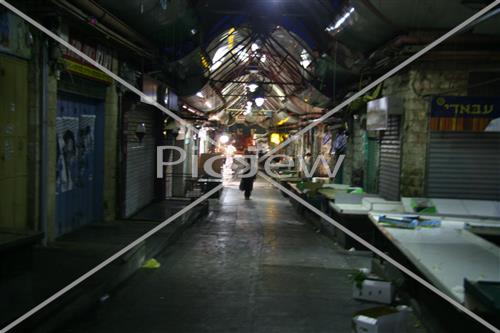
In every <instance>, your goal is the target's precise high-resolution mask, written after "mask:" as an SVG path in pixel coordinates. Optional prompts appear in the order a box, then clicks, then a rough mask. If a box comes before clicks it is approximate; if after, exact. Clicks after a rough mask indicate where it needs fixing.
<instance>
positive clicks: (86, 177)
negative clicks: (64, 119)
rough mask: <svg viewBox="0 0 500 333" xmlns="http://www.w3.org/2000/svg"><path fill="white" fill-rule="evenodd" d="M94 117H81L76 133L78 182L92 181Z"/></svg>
mask: <svg viewBox="0 0 500 333" xmlns="http://www.w3.org/2000/svg"><path fill="white" fill-rule="evenodd" d="M95 119H96V116H95V115H81V116H80V119H79V131H78V181H79V183H85V182H88V181H92V180H93V178H94V175H93V173H92V171H93V164H94V160H93V156H94V142H95V141H94V130H95Z"/></svg>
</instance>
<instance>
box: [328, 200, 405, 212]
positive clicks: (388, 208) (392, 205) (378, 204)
mask: <svg viewBox="0 0 500 333" xmlns="http://www.w3.org/2000/svg"><path fill="white" fill-rule="evenodd" d="M330 207H331V208H332V209H333V210H335V211H336V212H337V213H339V214H345V215H368V213H369V212H381V213H403V212H404V207H403V205H402V204H401V202H399V201H387V200H385V199H382V198H380V197H366V198H362V200H361V203H359V204H351V203H342V202H340V201H339V200H336V201H335V202H330Z"/></svg>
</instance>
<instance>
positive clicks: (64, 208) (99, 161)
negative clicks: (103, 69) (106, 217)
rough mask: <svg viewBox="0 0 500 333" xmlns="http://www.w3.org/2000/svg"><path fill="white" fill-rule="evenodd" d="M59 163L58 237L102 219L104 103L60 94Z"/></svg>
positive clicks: (58, 112) (58, 116)
mask: <svg viewBox="0 0 500 333" xmlns="http://www.w3.org/2000/svg"><path fill="white" fill-rule="evenodd" d="M81 82H83V81H81ZM89 83H90V82H89ZM63 89H64V88H63ZM103 90H104V87H103ZM56 160H57V161H56V234H57V235H58V236H59V235H62V234H65V233H67V232H70V231H72V230H75V229H76V228H78V227H81V226H83V225H86V224H89V223H96V222H100V221H101V220H102V218H103V203H102V202H103V173H104V170H103V169H104V100H103V99H100V98H95V97H88V96H84V95H78V94H75V93H69V92H67V91H64V90H60V91H59V93H58V98H57V117H56Z"/></svg>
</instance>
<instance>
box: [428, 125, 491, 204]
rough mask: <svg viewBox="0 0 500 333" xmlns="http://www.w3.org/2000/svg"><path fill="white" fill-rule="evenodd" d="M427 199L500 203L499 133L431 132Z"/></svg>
mask: <svg viewBox="0 0 500 333" xmlns="http://www.w3.org/2000/svg"><path fill="white" fill-rule="evenodd" d="M427 196H429V197H432V198H456V199H478V200H499V198H500V133H494V132H486V133H467V132H432V133H431V140H430V144H429V158H428V165H427Z"/></svg>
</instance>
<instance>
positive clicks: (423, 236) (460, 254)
mask: <svg viewBox="0 0 500 333" xmlns="http://www.w3.org/2000/svg"><path fill="white" fill-rule="evenodd" d="M379 215H380V214H376V213H370V214H369V218H370V220H371V221H372V222H373V223H374V224H375V225H376V227H377V228H378V229H379V230H380V231H381V232H382V233H383V234H384V235H385V236H386V237H387V238H388V239H389V240H390V241H391V242H393V243H394V245H395V246H396V247H397V248H398V249H399V250H400V251H401V252H402V253H403V254H404V255H405V256H406V257H407V258H408V259H409V260H410V261H411V262H412V263H413V264H414V265H415V266H416V267H417V268H418V269H419V270H420V271H421V272H422V273H423V274H424V275H425V276H426V277H427V278H428V279H429V281H431V282H432V283H433V284H434V285H435V286H436V287H438V288H439V289H440V290H442V291H444V292H445V293H447V294H448V295H450V296H452V297H453V298H455V299H456V300H457V301H459V302H462V303H463V302H464V289H463V284H464V279H465V278H467V279H469V280H471V281H478V280H483V281H500V247H498V246H496V245H495V244H493V243H490V242H488V241H486V240H484V239H482V238H481V237H479V236H477V235H474V234H473V233H471V232H469V231H467V230H466V229H464V225H465V222H466V220H464V219H452V218H440V219H441V220H442V226H441V227H440V228H420V229H414V230H411V229H398V228H386V227H384V226H382V225H380V224H379V223H378V222H377V221H378V216H379ZM391 216H394V217H397V216H401V215H395V214H392V215H391ZM427 217H428V218H436V216H427ZM469 222H477V221H473V220H469ZM479 222H480V221H479Z"/></svg>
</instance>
